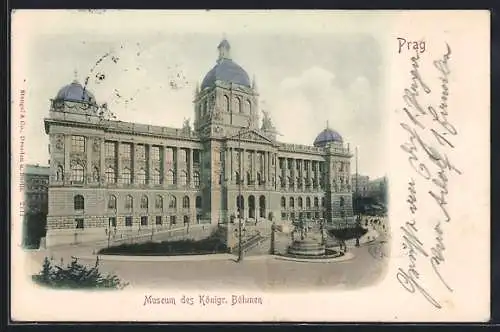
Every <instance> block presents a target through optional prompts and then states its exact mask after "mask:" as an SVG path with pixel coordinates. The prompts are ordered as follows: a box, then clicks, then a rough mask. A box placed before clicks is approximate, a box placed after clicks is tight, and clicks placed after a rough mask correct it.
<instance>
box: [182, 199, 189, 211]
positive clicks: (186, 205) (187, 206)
mask: <svg viewBox="0 0 500 332" xmlns="http://www.w3.org/2000/svg"><path fill="white" fill-rule="evenodd" d="M182 207H183V208H184V209H189V197H187V196H184V198H183V199H182Z"/></svg>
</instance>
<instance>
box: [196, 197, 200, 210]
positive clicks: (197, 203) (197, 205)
mask: <svg viewBox="0 0 500 332" xmlns="http://www.w3.org/2000/svg"><path fill="white" fill-rule="evenodd" d="M195 204H196V208H197V209H201V196H196V203H195Z"/></svg>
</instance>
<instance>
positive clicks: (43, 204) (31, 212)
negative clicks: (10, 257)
mask: <svg viewBox="0 0 500 332" xmlns="http://www.w3.org/2000/svg"><path fill="white" fill-rule="evenodd" d="M49 175H50V168H49V167H48V166H40V165H26V166H25V168H24V193H25V198H24V208H23V213H24V216H23V222H24V225H23V233H24V234H23V245H24V246H26V247H38V246H39V245H40V239H41V238H42V237H44V236H45V227H46V221H47V219H46V218H47V212H48V189H49Z"/></svg>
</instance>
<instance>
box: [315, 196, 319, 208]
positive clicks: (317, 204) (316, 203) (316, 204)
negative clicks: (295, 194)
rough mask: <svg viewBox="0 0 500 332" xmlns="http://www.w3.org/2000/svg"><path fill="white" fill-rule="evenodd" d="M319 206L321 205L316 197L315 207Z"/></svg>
mask: <svg viewBox="0 0 500 332" xmlns="http://www.w3.org/2000/svg"><path fill="white" fill-rule="evenodd" d="M318 206H319V201H318V197H314V207H318Z"/></svg>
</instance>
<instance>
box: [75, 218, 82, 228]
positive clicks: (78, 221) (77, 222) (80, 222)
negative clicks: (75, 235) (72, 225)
mask: <svg viewBox="0 0 500 332" xmlns="http://www.w3.org/2000/svg"><path fill="white" fill-rule="evenodd" d="M75 221H76V228H83V218H76V219H75Z"/></svg>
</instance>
